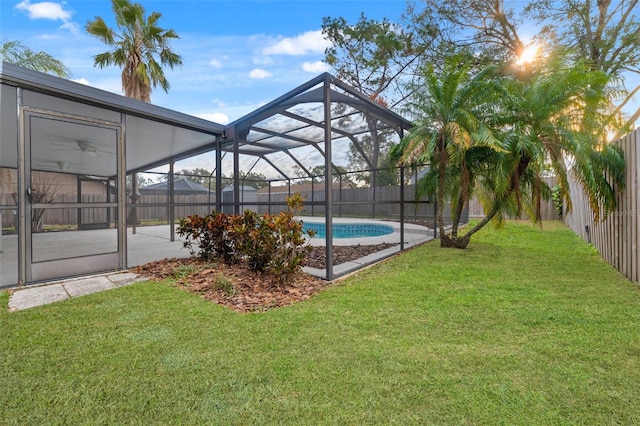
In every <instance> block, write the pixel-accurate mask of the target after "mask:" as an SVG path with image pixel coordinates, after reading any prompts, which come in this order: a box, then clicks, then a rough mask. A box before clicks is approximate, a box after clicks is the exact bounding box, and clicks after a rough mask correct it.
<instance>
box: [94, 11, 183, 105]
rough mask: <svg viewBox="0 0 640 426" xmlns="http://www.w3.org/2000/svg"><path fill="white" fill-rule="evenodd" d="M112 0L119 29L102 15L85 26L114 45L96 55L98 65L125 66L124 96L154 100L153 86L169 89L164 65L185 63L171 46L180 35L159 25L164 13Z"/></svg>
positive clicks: (123, 74)
mask: <svg viewBox="0 0 640 426" xmlns="http://www.w3.org/2000/svg"><path fill="white" fill-rule="evenodd" d="M111 3H112V9H113V13H114V15H115V20H116V25H117V27H118V30H119V31H120V32H119V33H118V32H116V30H114V29H112V28H109V27H108V26H107V24H106V23H105V21H104V20H103V19H102V18H101V17H99V16H96V17H95V19H94V20H93V21H89V22H88V23H87V25H86V27H85V28H86V30H87V32H88V33H89V34H91V35H93V36H95V37H97V38H98V39H99V40H101V41H102V42H104V43H105V44H107V45H108V46H112V47H113V48H114V49H113V50H111V51H108V52H104V53H100V54H98V55H95V56H94V57H93V58H94V61H95V66H98V67H100V68H104V67H106V66H111V65H116V66H119V67H122V89H123V91H124V93H125V96H128V97H131V98H135V99H138V100H141V101H144V102H151V86H153V87H154V88H155V87H157V86H158V85H160V87H162V89H163V90H164V91H165V92H168V91H169V81H168V80H167V78H166V76H165V74H164V71H163V69H162V67H163V66H169V67H170V68H171V69H173V68H174V67H175V66H177V65H182V58H181V57H180V55H178V54H177V53H175V52H174V51H173V50H172V49H171V48H170V46H169V42H170V41H171V40H172V39H178V38H179V37H178V34H177V33H176V32H175V31H174V30H171V29H169V30H167V29H164V28H161V27H158V26H157V23H158V21H159V20H160V18H161V17H162V15H161V14H160V13H158V12H152V13H151V14H150V15H149V16H148V17H145V10H144V8H143V7H142V6H141V5H140V4H139V3H130V2H129V0H111ZM156 58H157V59H156ZM158 60H159V62H158Z"/></svg>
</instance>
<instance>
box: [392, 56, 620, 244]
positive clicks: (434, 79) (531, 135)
mask: <svg viewBox="0 0 640 426" xmlns="http://www.w3.org/2000/svg"><path fill="white" fill-rule="evenodd" d="M492 69H493V70H495V69H497V68H495V67H489V68H484V69H483V70H481V71H480V72H475V71H473V67H472V66H471V65H469V61H467V62H461V61H460V60H459V59H457V58H456V57H454V59H453V60H451V59H450V58H449V59H447V60H446V61H445V67H444V71H443V73H441V74H436V73H435V72H434V71H433V70H432V69H428V70H427V72H426V73H425V86H424V89H423V91H422V92H419V93H420V95H421V97H419V98H417V102H416V107H418V108H419V111H420V119H419V120H418V121H417V126H416V128H415V129H414V130H413V131H412V133H411V134H410V135H409V136H408V137H407V138H405V139H404V140H403V141H402V144H401V145H399V147H398V149H396V150H394V154H395V156H396V158H399V159H400V160H401V161H402V162H404V163H405V164H412V163H414V162H425V161H428V162H429V163H430V164H431V165H432V167H431V170H430V172H429V173H427V174H426V175H425V177H424V178H423V181H422V182H421V183H420V185H421V191H423V192H424V191H427V193H430V194H433V192H436V198H437V201H438V211H437V221H438V226H439V228H440V233H441V238H442V239H441V245H442V246H443V247H456V248H466V247H467V245H468V243H469V240H470V237H471V236H472V235H473V234H474V233H476V232H477V231H478V230H480V229H481V228H482V227H483V226H485V225H486V224H487V223H488V222H489V221H491V220H495V221H496V222H497V223H499V222H501V220H502V218H503V217H504V215H505V214H510V215H515V216H520V215H521V214H522V213H523V212H524V213H526V214H527V215H528V216H529V217H530V218H531V219H533V220H534V221H537V220H539V218H540V204H541V201H542V200H543V199H549V198H550V197H551V189H550V188H549V187H548V185H546V184H545V183H544V180H543V178H544V176H545V174H547V173H548V172H549V171H551V172H552V173H553V175H555V176H556V177H557V179H559V181H560V191H559V193H558V196H559V197H560V198H561V199H562V200H563V201H564V203H565V205H567V207H568V208H569V209H570V208H571V199H570V197H569V193H568V187H569V186H568V174H569V173H572V174H573V176H574V177H575V178H576V180H577V181H578V182H580V184H581V185H582V187H583V190H584V191H585V193H586V194H587V195H588V197H589V200H590V202H591V207H592V209H593V211H594V212H595V216H596V220H598V219H599V218H600V217H601V216H602V215H605V216H606V215H607V214H608V213H609V212H611V211H612V210H613V209H614V208H615V197H616V194H617V191H619V190H620V189H622V188H623V187H624V184H625V182H624V167H625V165H624V158H623V155H622V152H621V151H620V150H619V149H617V148H615V147H614V146H613V145H609V144H606V143H605V141H604V139H603V135H602V134H601V133H600V132H596V131H594V130H595V129H599V128H601V127H602V124H603V123H606V122H607V120H608V117H607V115H606V114H599V113H598V111H601V110H602V108H601V107H602V104H603V103H606V102H607V97H606V91H605V87H606V85H607V83H608V78H607V76H606V75H605V74H604V73H600V72H595V71H593V70H591V69H590V68H589V67H588V66H585V65H584V64H567V62H566V61H563V60H562V58H553V60H550V61H548V62H547V63H545V64H544V66H539V67H537V68H536V69H535V72H534V73H533V74H532V75H530V76H529V78H528V79H527V80H523V79H522V78H518V77H517V76H515V75H502V76H500V75H495V74H493V73H492V71H491V70H492ZM436 179H437V180H436ZM473 192H475V193H476V194H477V195H478V198H479V200H480V201H481V202H482V204H483V206H484V210H485V217H484V218H483V219H482V220H481V221H480V222H479V223H478V224H476V225H475V226H473V227H471V228H470V229H469V230H468V231H467V232H466V233H465V234H464V235H463V236H459V235H458V228H457V226H458V222H459V220H460V212H461V211H462V207H463V205H464V204H465V203H467V202H468V200H469V198H470V196H471V194H472V193H473ZM448 198H450V199H451V200H452V211H453V214H452V216H453V217H452V229H451V233H450V234H446V233H445V232H444V220H443V214H442V211H443V203H444V202H445V201H446V200H447V199H448Z"/></svg>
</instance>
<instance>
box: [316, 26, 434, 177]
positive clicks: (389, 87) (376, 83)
mask: <svg viewBox="0 0 640 426" xmlns="http://www.w3.org/2000/svg"><path fill="white" fill-rule="evenodd" d="M322 32H323V34H324V36H325V38H326V39H327V40H329V41H331V43H332V46H331V47H329V48H327V49H326V51H325V62H326V63H327V64H329V65H331V66H332V67H333V68H334V69H335V70H336V72H337V76H338V78H340V79H341V80H343V81H344V82H346V83H347V84H349V85H351V86H353V87H354V88H356V89H357V90H359V91H360V92H362V93H363V94H364V95H366V96H368V97H369V98H370V99H371V100H372V101H374V102H378V103H380V104H381V105H383V106H389V105H390V104H395V103H397V102H399V101H402V100H403V99H404V98H405V96H406V95H405V94H404V87H405V86H404V84H403V83H404V82H406V81H407V80H410V78H411V75H412V73H413V72H412V71H410V70H411V68H412V67H415V66H417V65H418V64H419V62H420V60H421V59H423V54H424V51H425V48H426V47H427V46H428V43H427V42H424V40H421V39H419V38H418V36H419V35H423V36H424V35H427V36H429V35H430V32H429V29H427V28H423V30H422V31H420V32H415V31H405V30H404V29H403V27H402V26H401V25H395V24H393V23H391V22H390V21H389V20H388V19H384V20H382V21H375V20H372V19H367V18H366V17H365V16H364V14H363V15H361V16H360V19H359V20H358V22H357V23H356V24H355V25H350V24H348V23H347V21H346V20H345V19H344V18H335V19H332V18H330V17H325V18H324V19H323V23H322ZM431 36H433V35H431ZM366 122H367V127H368V130H369V135H367V136H368V138H369V141H370V144H368V145H369V148H368V149H367V150H366V152H364V151H365V150H363V152H364V154H365V155H366V156H367V157H368V161H369V163H370V164H368V165H370V166H372V167H370V168H373V169H375V168H377V167H379V166H380V159H381V158H384V153H383V154H382V155H381V152H382V151H385V148H384V147H382V144H384V143H385V142H386V141H387V139H386V138H380V137H379V135H378V128H377V120H376V119H375V118H372V117H366ZM360 139H362V138H360ZM360 142H362V141H359V142H357V143H360ZM352 144H353V143H352ZM358 154H359V155H362V153H360V152H358ZM371 185H372V186H375V185H376V183H375V173H372V177H371Z"/></svg>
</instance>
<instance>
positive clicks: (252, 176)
mask: <svg viewBox="0 0 640 426" xmlns="http://www.w3.org/2000/svg"><path fill="white" fill-rule="evenodd" d="M240 176H241V180H242V182H243V184H244V185H247V186H252V187H254V188H256V189H260V188H263V187H265V186H269V180H268V179H267V177H266V176H265V175H263V174H262V173H256V172H248V173H245V172H243V171H242V170H241V171H240Z"/></svg>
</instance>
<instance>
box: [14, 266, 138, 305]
mask: <svg viewBox="0 0 640 426" xmlns="http://www.w3.org/2000/svg"><path fill="white" fill-rule="evenodd" d="M144 280H146V278H145V277H140V276H138V275H136V274H132V273H130V272H118V273H112V274H108V275H94V276H91V277H82V278H74V279H70V280H65V281H57V282H52V283H46V284H43V285H38V286H30V287H26V288H14V289H13V290H9V292H10V296H9V312H14V311H20V310H22V309H29V308H33V307H36V306H41V305H47V304H49V303H53V302H59V301H61V300H66V299H69V298H72V297H79V296H84V295H86V294H91V293H96V292H98V291H105V290H111V289H114V288H118V287H123V286H125V285H128V284H132V283H134V282H138V281H144Z"/></svg>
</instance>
